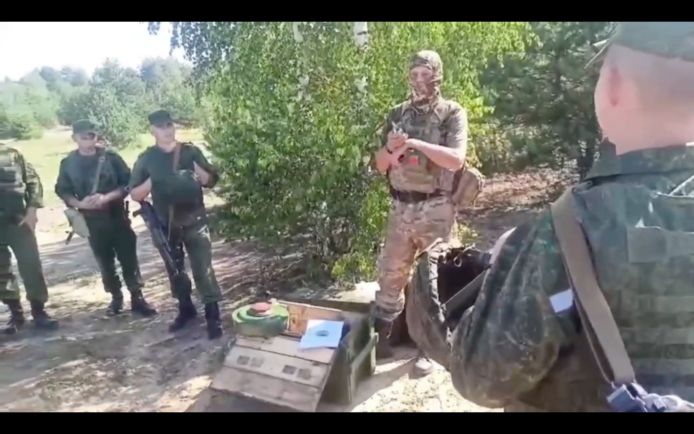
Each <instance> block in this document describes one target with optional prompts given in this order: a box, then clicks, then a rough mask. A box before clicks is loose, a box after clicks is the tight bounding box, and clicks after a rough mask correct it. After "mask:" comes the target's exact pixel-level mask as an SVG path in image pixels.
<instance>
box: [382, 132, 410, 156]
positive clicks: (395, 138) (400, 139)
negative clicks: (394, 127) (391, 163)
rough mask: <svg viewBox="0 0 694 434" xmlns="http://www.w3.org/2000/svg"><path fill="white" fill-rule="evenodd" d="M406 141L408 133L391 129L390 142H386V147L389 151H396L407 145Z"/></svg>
mask: <svg viewBox="0 0 694 434" xmlns="http://www.w3.org/2000/svg"><path fill="white" fill-rule="evenodd" d="M405 141H407V134H404V133H399V132H396V131H391V132H389V133H388V143H386V147H387V148H388V150H389V151H391V152H395V151H396V150H398V149H400V148H402V147H403V146H404V145H405Z"/></svg>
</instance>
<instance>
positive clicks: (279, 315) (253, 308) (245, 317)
mask: <svg viewBox="0 0 694 434" xmlns="http://www.w3.org/2000/svg"><path fill="white" fill-rule="evenodd" d="M232 319H233V321H234V328H235V329H236V332H237V333H239V334H241V335H244V336H257V337H265V338H270V337H273V336H277V335H279V334H281V333H282V332H284V330H286V328H287V321H288V320H289V311H287V308H286V307H284V306H282V305H281V304H278V303H255V304H252V305H247V306H242V307H240V308H238V309H236V310H235V311H234V313H233V314H232Z"/></svg>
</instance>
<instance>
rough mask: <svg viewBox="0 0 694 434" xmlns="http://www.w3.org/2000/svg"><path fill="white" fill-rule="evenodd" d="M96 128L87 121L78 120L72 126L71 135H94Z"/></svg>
mask: <svg viewBox="0 0 694 434" xmlns="http://www.w3.org/2000/svg"><path fill="white" fill-rule="evenodd" d="M96 131H97V128H96V125H94V123H92V122H91V121H90V120H87V119H80V120H79V121H77V122H75V123H74V124H72V134H87V133H94V134H96Z"/></svg>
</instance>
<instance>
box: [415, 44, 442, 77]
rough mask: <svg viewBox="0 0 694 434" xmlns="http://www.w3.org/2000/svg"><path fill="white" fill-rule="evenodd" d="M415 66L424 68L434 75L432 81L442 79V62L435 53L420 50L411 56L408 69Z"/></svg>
mask: <svg viewBox="0 0 694 434" xmlns="http://www.w3.org/2000/svg"><path fill="white" fill-rule="evenodd" d="M417 66H426V67H428V68H429V69H431V71H432V72H433V73H434V77H433V78H434V80H441V79H443V62H441V56H439V53H437V52H436V51H431V50H422V51H420V52H418V53H416V54H415V55H414V56H412V59H411V60H410V69H412V68H416V67H417Z"/></svg>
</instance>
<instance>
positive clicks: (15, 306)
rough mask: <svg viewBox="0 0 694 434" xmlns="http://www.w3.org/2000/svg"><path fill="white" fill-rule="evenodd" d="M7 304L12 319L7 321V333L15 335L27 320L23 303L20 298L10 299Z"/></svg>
mask: <svg viewBox="0 0 694 434" xmlns="http://www.w3.org/2000/svg"><path fill="white" fill-rule="evenodd" d="M5 304H6V305H7V307H9V308H10V320H9V321H8V322H7V328H6V329H5V334H7V335H13V334H15V333H17V332H18V331H19V329H20V328H22V326H23V325H24V322H25V321H24V311H23V310H22V303H21V302H20V301H19V300H8V301H6V302H5Z"/></svg>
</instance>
